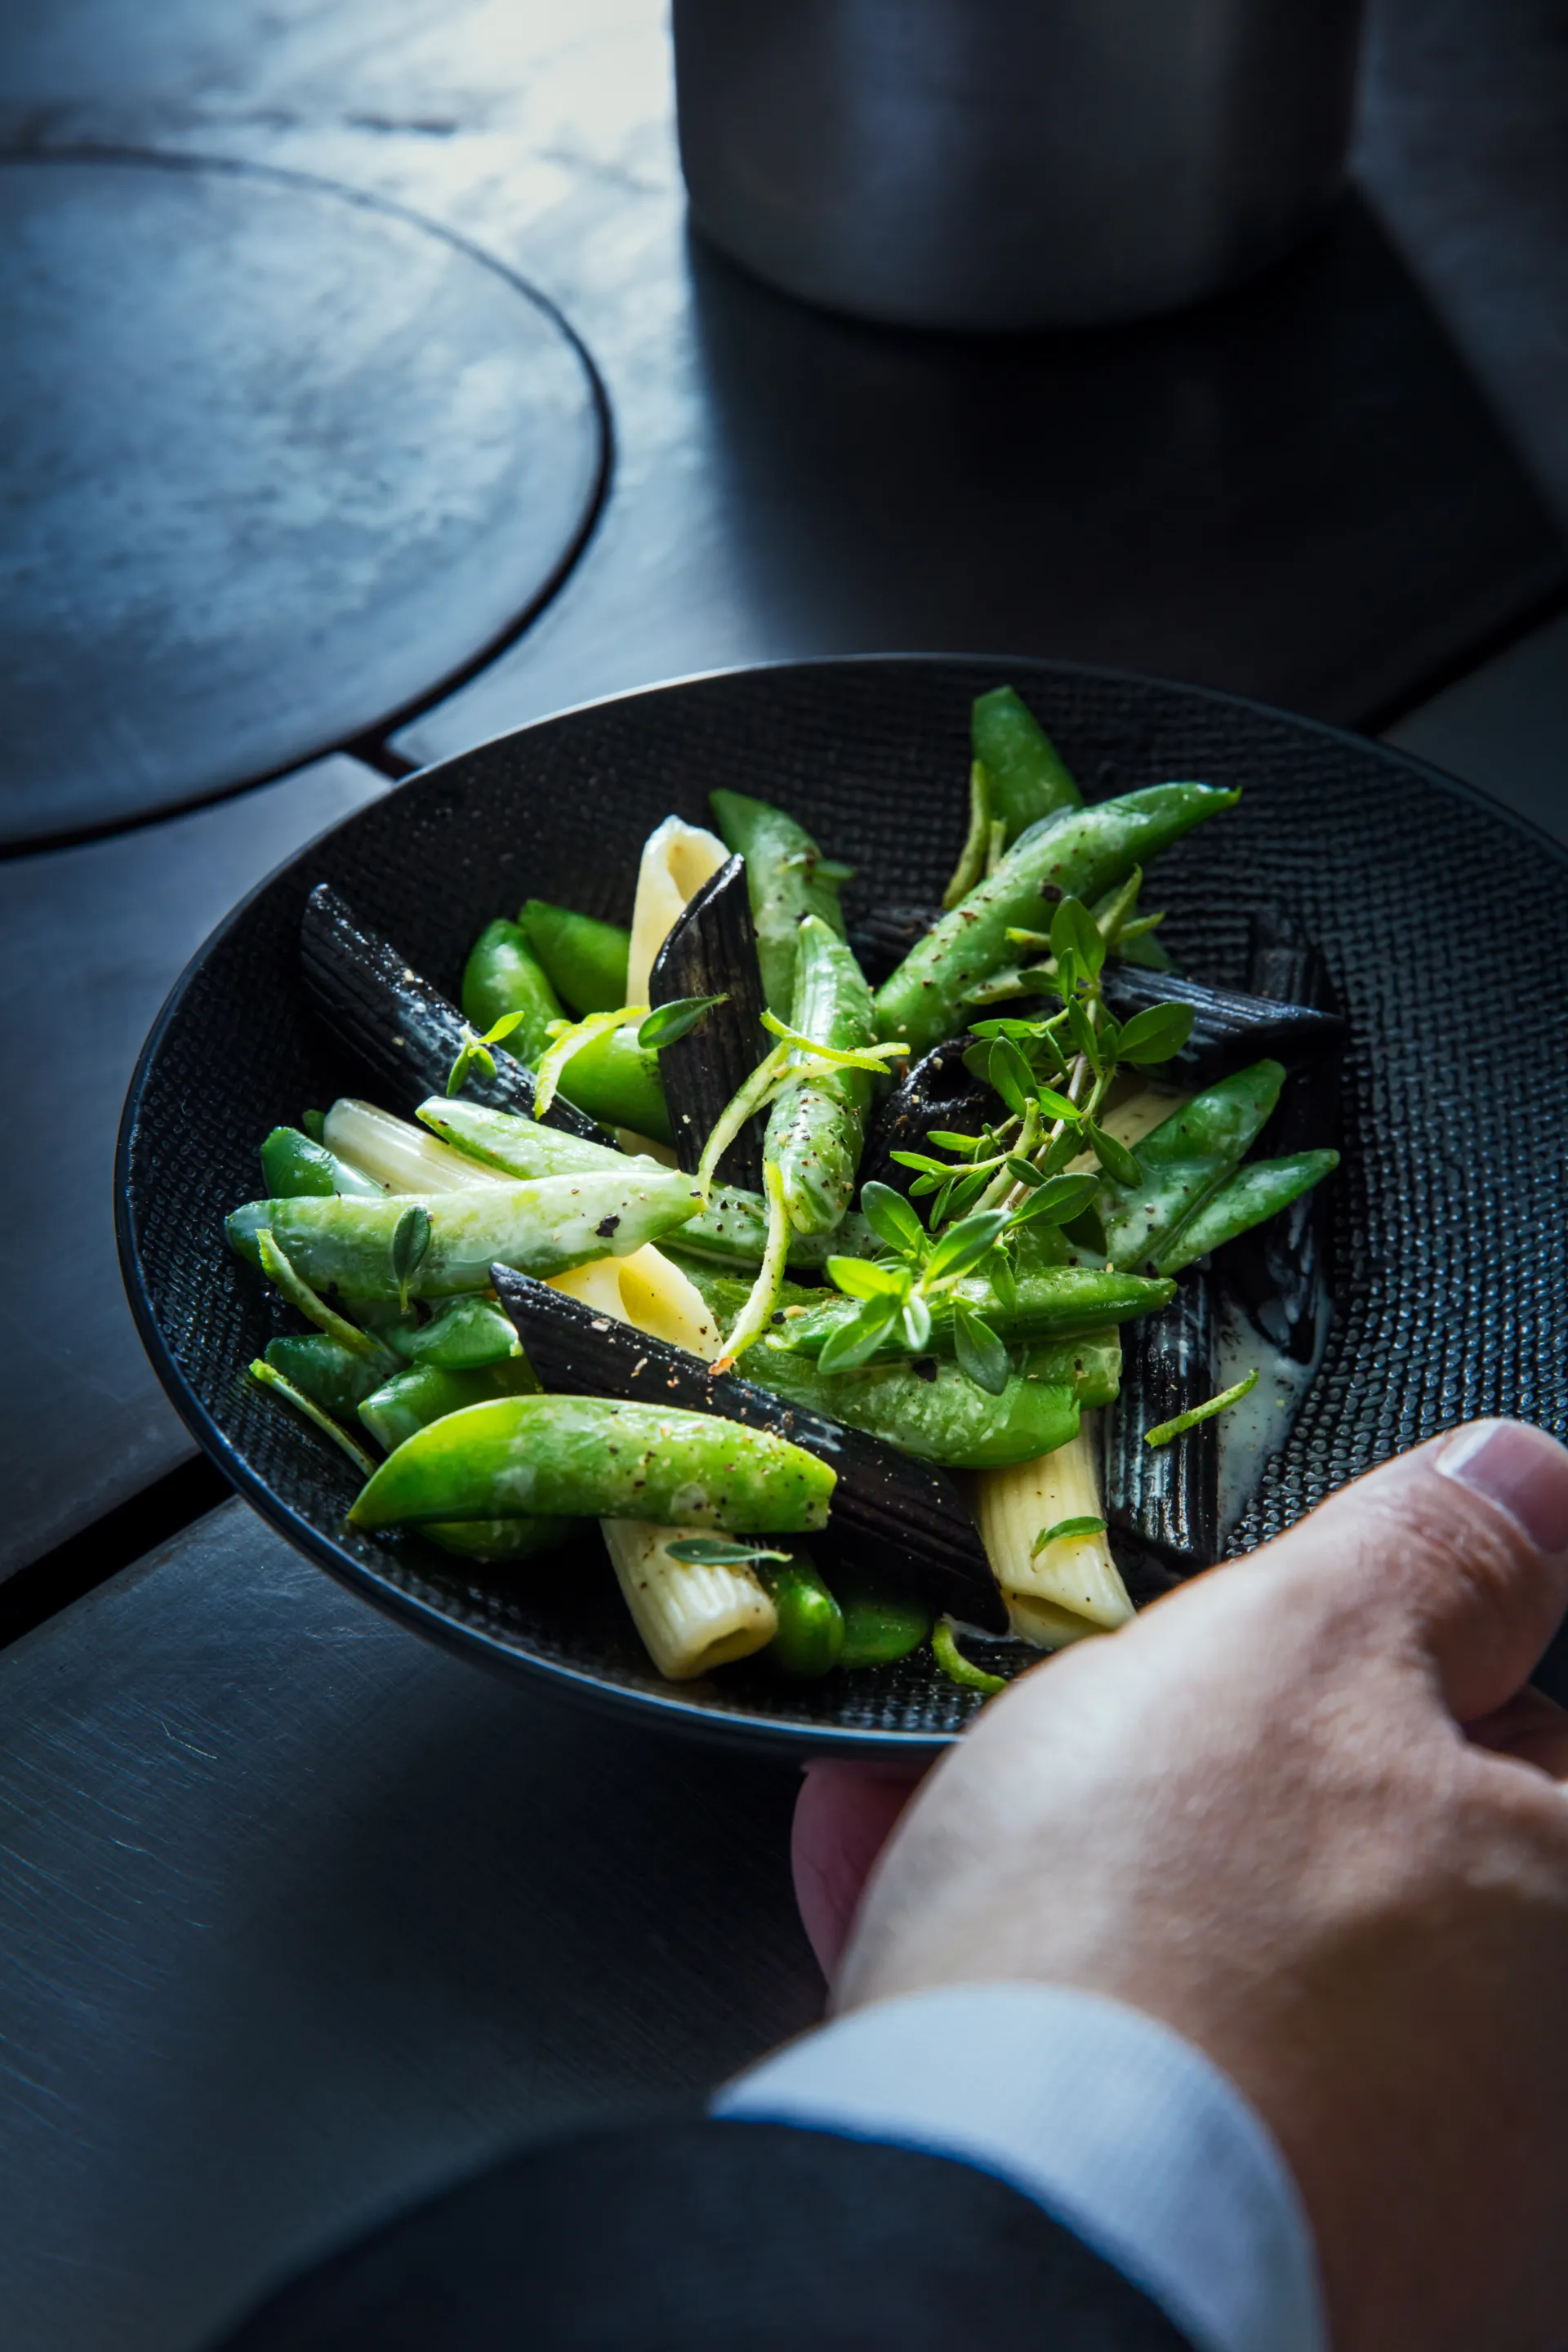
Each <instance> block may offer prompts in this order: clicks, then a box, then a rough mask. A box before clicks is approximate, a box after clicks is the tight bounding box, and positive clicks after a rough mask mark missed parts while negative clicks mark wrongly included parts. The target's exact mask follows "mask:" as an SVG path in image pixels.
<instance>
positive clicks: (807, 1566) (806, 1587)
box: [757, 1551, 844, 1681]
mask: <svg viewBox="0 0 1568 2352" xmlns="http://www.w3.org/2000/svg"><path fill="white" fill-rule="evenodd" d="M757 1574H758V1575H759V1576H760V1577H761V1579H762V1581H763V1585H764V1587H765V1588H766V1590H767V1594H768V1598H769V1599H770V1600H771V1601H772V1602H773V1607H774V1608H775V1609H776V1610H777V1612H778V1621H779V1622H778V1630H777V1632H776V1633H774V1635H773V1640H772V1641H771V1642H770V1643H768V1655H769V1657H770V1658H771V1659H772V1660H773V1664H775V1665H776V1666H779V1667H782V1669H783V1671H784V1673H785V1674H786V1675H797V1676H799V1677H800V1678H801V1679H802V1680H803V1681H804V1680H807V1679H815V1678H816V1676H817V1675H826V1674H828V1673H830V1672H831V1670H832V1669H833V1667H835V1666H836V1665H837V1664H838V1658H839V1653H840V1652H841V1651H842V1649H843V1647H844V1612H843V1611H842V1610H841V1609H840V1608H839V1606H838V1603H837V1601H836V1600H835V1599H834V1597H833V1595H832V1593H831V1592H829V1591H828V1589H827V1587H826V1584H824V1582H823V1580H822V1579H821V1577H820V1576H819V1575H818V1574H817V1572H816V1568H815V1567H814V1565H813V1564H812V1562H811V1560H810V1559H808V1558H807V1556H806V1554H805V1552H803V1551H797V1552H792V1553H791V1554H790V1557H789V1559H787V1561H779V1560H759V1561H758V1563H757Z"/></svg>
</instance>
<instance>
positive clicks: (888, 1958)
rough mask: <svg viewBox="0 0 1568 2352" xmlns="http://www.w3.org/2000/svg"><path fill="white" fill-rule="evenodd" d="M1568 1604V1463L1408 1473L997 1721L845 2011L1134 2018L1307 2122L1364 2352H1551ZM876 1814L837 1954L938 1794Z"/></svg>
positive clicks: (803, 1849)
mask: <svg viewBox="0 0 1568 2352" xmlns="http://www.w3.org/2000/svg"><path fill="white" fill-rule="evenodd" d="M1565 1602H1568V1451H1565V1450H1564V1449H1563V1447H1561V1446H1559V1445H1557V1444H1555V1443H1554V1442H1553V1441H1552V1439H1550V1438H1548V1437H1546V1436H1545V1435H1544V1434H1543V1433H1541V1432H1539V1431H1533V1430H1528V1429H1525V1428H1523V1427H1522V1426H1521V1425H1519V1424H1515V1423H1480V1424H1477V1425H1476V1426H1475V1427H1474V1428H1472V1429H1468V1430H1464V1431H1460V1432H1458V1433H1450V1435H1448V1436H1447V1437H1445V1438H1440V1439H1437V1440H1435V1441H1434V1442H1433V1443H1432V1444H1429V1445H1426V1446H1423V1447H1422V1448H1421V1449H1420V1450H1419V1451H1418V1452H1416V1453H1415V1454H1409V1455H1406V1456H1405V1457H1404V1458H1403V1459H1402V1460H1400V1461H1398V1462H1394V1463H1390V1464H1388V1465H1385V1466H1384V1467H1383V1468H1382V1469H1380V1470H1377V1471H1375V1472H1373V1474H1372V1475H1370V1476H1368V1477H1366V1478H1363V1480H1361V1481H1360V1482H1359V1483H1358V1484H1357V1485H1356V1486H1352V1487H1350V1488H1347V1489H1346V1490H1345V1491H1344V1492H1343V1493H1342V1494H1340V1495H1338V1496H1334V1497H1333V1498H1332V1500H1331V1501H1330V1502H1329V1503H1327V1504H1325V1505H1324V1506H1323V1507H1322V1508H1321V1510H1319V1511H1317V1512H1316V1513H1314V1514H1313V1516H1312V1517H1311V1518H1310V1519H1308V1520H1306V1521H1304V1522H1303V1523H1302V1524H1301V1525H1300V1527H1299V1528H1294V1529H1293V1530H1292V1531H1291V1532H1290V1533H1289V1535H1288V1536H1285V1537H1283V1538H1280V1539H1279V1541H1278V1542H1276V1543H1274V1544H1271V1545H1269V1546H1268V1547H1267V1549H1265V1550H1263V1551H1262V1552H1260V1553H1258V1554H1257V1555H1255V1556H1254V1557H1253V1558H1252V1559H1248V1560H1246V1561H1240V1562H1237V1563H1236V1564H1234V1565H1231V1566H1227V1567H1226V1568H1225V1569H1223V1570H1218V1571H1215V1572H1213V1573H1211V1574H1210V1575H1208V1576H1205V1577H1203V1578H1200V1579H1199V1580H1196V1581H1195V1582H1194V1583H1193V1584H1191V1585H1188V1586H1186V1587H1184V1588H1183V1590H1181V1591H1179V1592H1176V1593H1174V1594H1173V1595H1171V1596H1170V1597H1169V1598H1168V1599H1167V1600H1165V1601H1161V1602H1159V1603H1158V1604H1157V1605H1156V1606H1155V1607H1154V1608H1152V1609H1151V1610H1149V1611H1147V1612H1144V1614H1143V1615H1142V1616H1141V1617H1140V1618H1139V1619H1138V1620H1137V1621H1136V1622H1134V1623H1133V1624H1132V1625H1131V1626H1129V1627H1128V1628H1127V1629H1125V1630H1124V1631H1123V1632H1122V1633H1120V1634H1118V1635H1117V1636H1116V1638H1115V1639H1114V1640H1113V1641H1108V1642H1091V1643H1084V1644H1082V1645H1081V1646H1080V1647H1078V1648H1076V1649H1074V1650H1071V1651H1069V1652H1068V1653H1067V1654H1065V1655H1064V1656H1061V1657H1058V1658H1057V1659H1054V1660H1052V1661H1051V1662H1050V1663H1049V1664H1048V1665H1047V1666H1045V1667H1044V1668H1043V1669H1042V1670H1040V1671H1037V1672H1036V1673H1033V1674H1030V1675H1027V1676H1026V1677H1025V1678H1024V1679H1023V1680H1022V1681H1021V1682H1019V1683H1017V1684H1015V1685H1013V1687H1012V1689H1011V1690H1010V1691H1009V1692H1008V1693H1007V1695H1006V1696H1005V1697H1003V1698H999V1699H997V1700H996V1701H994V1703H993V1704H992V1705H991V1706H988V1707H987V1708H986V1710H985V1712H984V1716H983V1717H982V1718H981V1720H980V1721H979V1723H978V1724H977V1725H976V1727H975V1728H974V1729H973V1731H972V1732H971V1734H970V1735H969V1737H968V1738H966V1739H964V1740H963V1743H962V1744H961V1745H960V1746H959V1747H958V1748H955V1749H954V1750H952V1752H951V1754H950V1755H949V1756H948V1757H947V1758H946V1759H944V1760H943V1761H942V1764H941V1765H940V1766H939V1767H938V1768H937V1769H936V1770H935V1771H934V1772H933V1773H932V1774H931V1776H930V1778H929V1780H927V1782H926V1783H925V1785H924V1786H923V1788H922V1789H921V1791H920V1793H919V1796H918V1798H917V1800H916V1801H914V1802H913V1803H911V1804H910V1805H909V1808H908V1811H907V1813H906V1814H905V1816H904V1818H903V1820H902V1822H901V1823H900V1826H899V1828H898V1830H897V1832H896V1833H895V1834H894V1835H893V1837H892V1838H891V1840H890V1842H889V1844H888V1845H887V1847H886V1850H885V1852H884V1853H883V1854H882V1856H881V1859H880V1861H879V1864H877V1867H876V1869H875V1871H874V1872H873V1874H872V1877H871V1881H870V1885H869V1886H868V1891H867V1894H866V1896H865V1899H864V1901H863V1903H862V1906H861V1910H860V1914H859V1917H858V1921H857V1923H856V1926H855V1928H854V1932H853V1935H852V1937H851V1939H850V1943H849V1948H848V1950H847V1954H846V1957H845V1960H844V1965H843V1969H842V1972H841V1974H840V1976H839V1979H838V1982H837V1987H836V1989H835V2005H836V2006H837V2008H839V2009H840V2010H843V2009H851V2008H855V2007H857V2006H858V2005H860V2004H862V2003H865V2002H868V2001H874V2000H885V1999H887V1998H889V1997H890V1996H893V1995H896V1994H900V1993H907V1992H912V1991H916V1990H925V1989H928V1988H931V1987H933V1986H937V1985H944V1984H952V1983H961V1982H967V1983H973V1982H975V1981H977V1980H981V1979H1007V1980H1013V1981H1018V1980H1029V1979H1035V1980H1046V1981H1049V1982H1053V1983H1058V1984H1076V1985H1081V1986H1084V1987H1086V1988H1089V1989H1090V1990H1094V1991H1097V1992H1100V1993H1104V1994H1108V1995H1110V1996H1112V1997H1113V1998H1116V1999H1119V2000H1124V2001H1127V2002H1129V2003H1130V2004H1131V2005H1132V2006H1133V2007H1135V2008H1138V2009H1142V2010H1143V2011H1147V2012H1148V2013H1149V2014H1151V2015H1152V2016H1155V2017H1158V2018H1161V2019H1163V2020H1164V2021H1165V2022H1167V2023H1168V2024H1170V2025H1171V2026H1173V2028H1174V2029H1175V2030H1176V2031H1177V2032H1180V2033H1183V2034H1184V2035H1185V2036H1186V2037H1187V2038H1188V2039H1189V2040H1190V2041H1192V2042H1195V2043H1196V2044H1197V2045H1198V2046H1199V2047H1200V2048H1202V2049H1204V2050H1205V2051H1206V2052H1207V2053H1209V2055H1210V2056H1211V2057H1212V2058H1213V2059H1214V2060H1215V2062H1216V2063H1218V2064H1219V2065H1220V2066H1221V2067H1223V2068H1224V2069H1225V2070H1226V2073H1227V2074H1229V2075H1230V2076H1231V2078H1232V2080H1233V2081H1235V2082H1236V2083H1237V2084H1238V2085H1239V2087H1240V2088H1241V2089H1242V2090H1243V2091H1244V2092H1245V2093H1246V2094H1247V2096H1248V2097H1249V2098H1250V2099H1251V2100H1252V2102H1253V2104H1254V2105H1255V2106H1256V2107H1257V2108H1258V2111H1259V2113H1260V2114H1261V2115H1262V2116H1264V2117H1265V2118H1266V2120H1267V2121H1268V2124H1269V2126H1271V2128H1272V2130H1273V2131H1274V2133H1275V2136H1276V2137H1277V2138H1278V2140H1279V2144H1280V2146H1281V2147H1282V2148H1283V2150H1284V2152H1285V2155H1286V2157H1287V2158H1288V2159H1289V2163H1290V2165H1291V2167H1292V2169H1293V2171H1294V2173H1295V2176H1296V2179H1297V2181H1298V2183H1299V2185H1300V2190H1301V2193H1302V2196H1303V2199H1304V2200H1305V2203H1306V2206H1307V2209H1308V2211H1309V2213H1310V2217H1311V2220H1312V2223H1313V2226H1314V2230H1315V2231H1316V2235H1317V2241H1318V2247H1319V2253H1320V2259H1321V2264H1322V2269H1323V2273H1324V2282H1325V2290H1326V2294H1327V2298H1328V2304H1329V2309H1330V2314H1331V2326H1332V2330H1333V2336H1334V2341H1335V2344H1336V2347H1339V2352H1403V2347H1411V2352H1448V2347H1452V2352H1477V2347H1480V2346H1485V2347H1487V2352H1536V2347H1540V2352H1551V2347H1555V2346H1557V2345H1560V2344H1561V2342H1562V2341H1563V2338H1564V2337H1565V2336H1568V2226H1565V2221H1568V1802H1565V1800H1564V1794H1563V1790H1561V1789H1560V1788H1559V1787H1558V1785H1557V1784H1558V1782H1559V1781H1560V1780H1563V1779H1564V1778H1568V1714H1564V1713H1563V1710H1561V1709H1559V1708H1557V1707H1555V1706H1552V1704H1551V1703H1550V1702H1549V1701H1547V1700H1546V1699H1544V1698H1542V1697H1541V1696H1539V1695H1537V1694H1535V1693H1533V1692H1530V1691H1526V1690H1525V1689H1524V1688H1523V1685H1524V1684H1525V1681H1526V1678H1527V1677H1528V1675H1530V1673H1531V1669H1532V1668H1533V1667H1534V1665H1535V1664H1536V1662H1537V1660H1538V1658H1539V1657H1540V1654H1541V1652H1542V1649H1543V1648H1544V1647H1545V1644H1546V1643H1547V1641H1548V1639H1549V1638H1550V1636H1551V1633H1552V1629H1553V1627H1554V1626H1555V1624H1556V1622H1557V1621H1558V1619H1559V1617H1560V1616H1561V1614H1562V1612H1563V1607H1564V1604H1565ZM1461 1726H1463V1727H1465V1728H1464V1729H1461ZM852 1785H853V1784H852V1783H850V1782H848V1781H847V1780H845V1778H844V1777H843V1775H842V1774H839V1775H838V1776H837V1778H834V1777H828V1776H822V1777H819V1776H815V1775H814V1776H813V1777H812V1779H810V1780H808V1781H807V1784H806V1790H805V1794H804V1796H803V1806H802V1822H801V1831H800V1834H798V1835H797V1863H804V1864H805V1877H806V1880H807V1881H809V1880H810V1879H811V1877H812V1874H813V1871H814V1870H815V1871H816V1880H817V1883H816V1913H817V1916H816V1922H815V1924H816V1929H817V1932H818V1934H819V1936H820V1937H822V1938H823V1940H824V1941H828V1942H830V1941H831V1937H832V1933H833V1921H834V1917H835V1916H837V1914H838V1913H840V1912H842V1910H843V1909H844V1908H845V1907H847V1895H848V1892H849V1888H850V1885H852V1882H853V1879H854V1877H855V1875H856V1873H857V1869H858V1865H859V1863H860V1861H861V1860H862V1858H863V1857H865V1856H868V1853H869V1852H870V1851H872V1850H874V1848H875V1844H876V1843H877V1841H878V1838H879V1836H880V1834H881V1833H882V1832H883V1830H884V1829H885V1827H886V1825H887V1823H888V1822H889V1820H890V1819H891V1818H892V1817H893V1815H894V1814H895V1813H896V1811H897V1808H898V1806H899V1804H900V1802H902V1801H903V1797H904V1795H905V1793H906V1792H905V1791H901V1790H899V1789H898V1788H897V1787H896V1785H892V1784H889V1783H887V1782H882V1783H870V1784H866V1783H864V1782H862V1783H861V1784H859V1792H858V1795H857V1796H856V1797H855V1798H854V1799H853V1801H852V1802H850V1803H846V1801H845V1793H844V1792H845V1790H846V1789H847V1788H848V1787H851V1786H852ZM868 1786H869V1788H870V1790H871V1794H870V1795H869V1796H868V1794H867V1793H866V1790H867V1787H868ZM835 1855H836V1860H835ZM808 1924H812V1921H811V1919H810V1916H809V1913H808Z"/></svg>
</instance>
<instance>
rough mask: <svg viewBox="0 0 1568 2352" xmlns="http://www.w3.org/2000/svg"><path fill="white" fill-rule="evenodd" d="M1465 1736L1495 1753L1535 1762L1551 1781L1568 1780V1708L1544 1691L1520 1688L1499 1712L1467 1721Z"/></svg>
mask: <svg viewBox="0 0 1568 2352" xmlns="http://www.w3.org/2000/svg"><path fill="white" fill-rule="evenodd" d="M1465 1737H1466V1738H1467V1739H1468V1740H1469V1741H1470V1742H1471V1743H1472V1745H1473V1746H1475V1747H1477V1748H1489V1749H1490V1751H1491V1753H1492V1754H1493V1755H1494V1756H1507V1757H1510V1758H1511V1759H1513V1761H1514V1762H1515V1763H1518V1764H1532V1765H1533V1766H1534V1767H1535V1769H1536V1770H1537V1771H1539V1772H1544V1773H1545V1774H1546V1775H1547V1777H1548V1778H1549V1779H1550V1780H1568V1709H1565V1708H1563V1707H1561V1706H1558V1704H1557V1702H1556V1700H1555V1699H1551V1698H1548V1697H1547V1696H1546V1694H1545V1692H1544V1691H1538V1690H1521V1691H1520V1692H1519V1693H1518V1694H1517V1696H1514V1697H1513V1698H1510V1700H1509V1702H1508V1704H1507V1706H1500V1707H1499V1708H1498V1710H1497V1712H1496V1713H1495V1714H1493V1715H1486V1716H1483V1717H1481V1719H1480V1721H1479V1723H1467V1724H1466V1726H1465Z"/></svg>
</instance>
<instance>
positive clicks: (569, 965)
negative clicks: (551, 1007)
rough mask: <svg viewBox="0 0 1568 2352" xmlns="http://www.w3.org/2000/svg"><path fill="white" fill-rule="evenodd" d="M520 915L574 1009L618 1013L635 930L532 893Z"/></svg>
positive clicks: (551, 978) (552, 979)
mask: <svg viewBox="0 0 1568 2352" xmlns="http://www.w3.org/2000/svg"><path fill="white" fill-rule="evenodd" d="M518 923H519V926H520V927H521V930H522V931H523V933H524V935H525V937H526V939H527V940H528V944H529V946H530V947H531V949H532V950H533V953H534V955H535V957H536V958H537V959H538V961H539V963H540V965H541V966H542V970H543V971H544V974H545V977H546V978H547V979H548V981H549V982H550V983H551V985H552V988H553V989H554V990H555V992H556V994H557V995H558V996H559V997H560V998H561V999H562V1001H563V1003H566V1004H569V1005H570V1006H571V1008H572V1010H573V1012H574V1013H614V1012H615V1011H616V1009H617V1008H618V1007H619V1006H621V1005H623V1004H624V1003H626V965H627V963H628V961H630V957H631V946H632V935H631V933H630V931H623V930H622V929H621V928H620V925H619V924H618V923H601V922H597V921H595V918H594V917H593V916H592V915H575V914H574V913H573V911H572V909H571V908H569V907H552V906H551V905H550V903H549V901H548V900H547V899H544V898H530V899H529V901H528V903H527V905H526V906H525V907H524V908H523V909H522V912H521V914H520V915H519V917H518Z"/></svg>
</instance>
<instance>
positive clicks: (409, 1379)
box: [359, 1356, 539, 1454]
mask: <svg viewBox="0 0 1568 2352" xmlns="http://www.w3.org/2000/svg"><path fill="white" fill-rule="evenodd" d="M538 1389H539V1382H538V1381H536V1380H535V1379H534V1377H533V1370H532V1367H531V1365H530V1363H529V1361H528V1359H527V1357H526V1356H508V1357H507V1358H506V1359H505V1360H504V1361H503V1362H501V1363H498V1364H484V1365H479V1366H476V1367H475V1368H474V1369H473V1370H468V1371H460V1372H457V1371H447V1370H444V1369H443V1368H442V1367H441V1366H440V1365H439V1364H414V1365H411V1366H410V1367H409V1369H408V1370H407V1371H405V1372H396V1373H395V1374H394V1375H393V1377H392V1379H391V1380H389V1381H383V1383H382V1385H381V1386H380V1387H379V1388H378V1389H376V1390H374V1391H373V1392H372V1394H371V1395H369V1396H368V1397H366V1398H365V1399H364V1401H363V1403H362V1404H361V1406H360V1408H359V1417H360V1419H361V1421H362V1422H363V1423H364V1426H365V1427H366V1429H368V1430H369V1432H370V1433H371V1435H372V1436H373V1437H374V1440H375V1442H376V1444H378V1445H380V1446H382V1447H383V1448H384V1450H385V1451H386V1452H387V1453H388V1454H392V1453H395V1451H396V1449H397V1447H398V1446H400V1445H401V1444H404V1442H405V1439H407V1438H410V1437H412V1436H413V1435H414V1434H415V1433H416V1430H421V1429H428V1428H429V1426H430V1424H431V1423H433V1422H437V1421H444V1420H445V1419H446V1417H447V1414H448V1413H453V1412H462V1411H463V1410H464V1408H465V1407H466V1406H468V1405H471V1404H486V1403H489V1402H492V1401H493V1400H494V1399H496V1398H498V1397H510V1396H531V1395H535V1394H537V1392H538Z"/></svg>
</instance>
